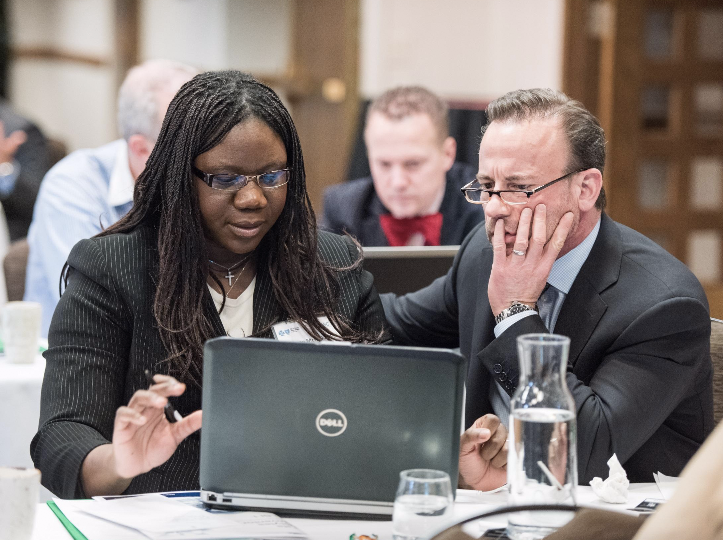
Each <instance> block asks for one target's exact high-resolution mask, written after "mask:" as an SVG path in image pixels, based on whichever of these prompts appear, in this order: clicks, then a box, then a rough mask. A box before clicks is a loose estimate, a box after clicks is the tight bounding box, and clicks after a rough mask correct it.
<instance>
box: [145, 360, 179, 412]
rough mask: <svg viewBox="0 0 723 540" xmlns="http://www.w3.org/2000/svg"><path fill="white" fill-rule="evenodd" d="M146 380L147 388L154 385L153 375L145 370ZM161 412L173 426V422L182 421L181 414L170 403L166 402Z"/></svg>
mask: <svg viewBox="0 0 723 540" xmlns="http://www.w3.org/2000/svg"><path fill="white" fill-rule="evenodd" d="M145 373H146V380H147V381H148V385H149V388H150V387H151V386H153V385H154V384H156V381H154V380H153V375H151V372H150V371H148V370H146V371H145ZM163 412H164V413H166V419H167V420H168V421H169V422H170V423H171V424H173V423H174V422H180V421H181V420H183V416H181V413H179V412H178V411H177V410H176V409H174V408H173V405H171V402H170V401H168V402H166V406H165V407H163Z"/></svg>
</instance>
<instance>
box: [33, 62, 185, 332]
mask: <svg viewBox="0 0 723 540" xmlns="http://www.w3.org/2000/svg"><path fill="white" fill-rule="evenodd" d="M196 73H197V70H196V69H194V68H192V67H190V66H187V65H185V64H181V63H179V62H172V61H169V60H149V61H147V62H145V63H143V64H141V65H139V66H136V67H134V68H132V69H131V70H130V71H129V72H128V75H127V77H126V78H125V80H124V82H123V84H122V85H121V88H120V91H119V93H118V126H119V130H120V132H121V135H122V139H118V140H116V141H113V142H111V143H108V144H106V145H103V146H101V147H99V148H93V149H84V150H77V151H75V152H73V153H72V154H70V155H68V156H67V157H65V158H63V159H62V160H61V161H60V162H58V164H57V165H55V166H54V167H53V168H52V169H51V170H50V171H49V172H48V174H47V175H46V176H45V178H44V179H43V182H42V185H41V188H40V193H39V194H38V199H37V202H36V204H35V212H34V214H33V221H32V225H31V226H30V232H29V234H28V244H29V249H30V251H29V255H28V264H27V274H26V278H25V296H24V300H27V301H34V302H40V304H41V305H42V307H43V326H42V330H41V334H42V335H43V336H47V333H48V327H49V326H50V320H51V318H52V315H53V311H54V310H55V306H56V304H57V303H58V300H59V298H60V293H59V283H60V272H61V270H62V268H63V265H64V264H65V261H66V260H67V258H68V254H69V253H70V250H71V248H72V247H73V246H74V245H75V244H76V243H77V242H78V241H80V240H82V239H84V238H90V237H91V236H94V235H95V234H97V233H99V232H100V231H102V230H103V229H105V228H107V227H108V226H110V225H112V224H113V223H115V222H116V221H118V220H119V219H120V218H121V217H123V216H124V215H125V214H126V213H127V212H128V211H129V210H130V208H131V205H132V204H133V187H134V184H135V180H136V179H137V178H138V175H139V174H140V173H141V172H142V171H143V169H144V168H145V165H146V160H147V159H148V156H149V155H150V153H151V150H152V149H153V145H154V144H155V142H156V138H157V137H158V133H159V132H160V130H161V125H162V123H163V118H164V116H165V114H166V109H168V104H169V103H170V102H171V99H173V96H174V95H175V94H176V92H177V91H178V89H179V88H180V87H181V85H183V83H185V82H186V81H188V80H190V79H191V78H192V77H193V76H194V75H195V74H196Z"/></svg>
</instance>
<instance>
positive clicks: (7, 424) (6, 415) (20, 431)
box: [0, 355, 51, 501]
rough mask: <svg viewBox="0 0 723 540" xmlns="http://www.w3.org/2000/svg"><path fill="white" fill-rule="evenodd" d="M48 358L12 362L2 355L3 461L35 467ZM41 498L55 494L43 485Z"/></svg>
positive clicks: (0, 456) (0, 447)
mask: <svg viewBox="0 0 723 540" xmlns="http://www.w3.org/2000/svg"><path fill="white" fill-rule="evenodd" d="M44 374H45V359H44V358H43V357H42V356H41V355H38V356H37V358H36V359H35V363H33V364H10V363H8V362H7V361H6V360H5V356H4V355H0V440H1V441H2V444H0V465H2V466H10V467H32V466H33V460H32V459H30V441H32V440H33V437H34V436H35V433H36V432H37V431H38V421H39V419H40V390H41V388H42V386H43V375H44ZM40 489H41V493H40V500H41V501H45V500H47V499H48V498H49V497H51V495H50V492H49V491H47V490H46V489H45V488H43V487H41V488H40Z"/></svg>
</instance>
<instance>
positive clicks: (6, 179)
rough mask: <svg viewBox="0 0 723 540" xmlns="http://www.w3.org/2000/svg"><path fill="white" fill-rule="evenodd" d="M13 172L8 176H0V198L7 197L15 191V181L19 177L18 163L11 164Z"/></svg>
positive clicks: (14, 161)
mask: <svg viewBox="0 0 723 540" xmlns="http://www.w3.org/2000/svg"><path fill="white" fill-rule="evenodd" d="M12 165H13V170H12V172H11V173H10V174H0V197H7V196H8V195H10V193H12V191H13V189H15V181H16V180H17V179H18V176H19V175H20V163H18V162H17V161H16V160H13V162H12Z"/></svg>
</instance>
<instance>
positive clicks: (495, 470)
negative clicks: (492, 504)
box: [459, 414, 507, 491]
mask: <svg viewBox="0 0 723 540" xmlns="http://www.w3.org/2000/svg"><path fill="white" fill-rule="evenodd" d="M506 482H507V428H506V427H505V426H503V425H502V424H501V423H500V419H499V418H497V417H496V416H495V415H494V414H486V415H484V416H483V417H482V418H478V419H477V421H476V422H475V423H474V424H472V427H470V428H469V429H468V430H467V431H465V432H464V433H463V434H462V438H461V439H460V444H459V487H461V488H466V489H477V490H479V491H489V490H491V489H497V488H498V487H500V486H503V485H505V483H506Z"/></svg>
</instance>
